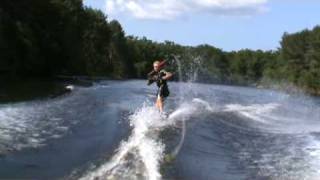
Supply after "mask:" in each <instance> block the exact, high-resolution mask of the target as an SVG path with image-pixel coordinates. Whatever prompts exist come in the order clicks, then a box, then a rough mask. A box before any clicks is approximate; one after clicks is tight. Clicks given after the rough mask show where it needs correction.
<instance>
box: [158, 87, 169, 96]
mask: <svg viewBox="0 0 320 180" xmlns="http://www.w3.org/2000/svg"><path fill="white" fill-rule="evenodd" d="M169 94H170V92H169V89H168V86H160V87H159V89H158V92H157V96H158V95H160V97H162V98H166V97H168V96H169Z"/></svg>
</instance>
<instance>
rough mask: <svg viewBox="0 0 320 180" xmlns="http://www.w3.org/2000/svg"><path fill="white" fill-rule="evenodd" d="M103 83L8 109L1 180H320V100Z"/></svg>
mask: <svg viewBox="0 0 320 180" xmlns="http://www.w3.org/2000/svg"><path fill="white" fill-rule="evenodd" d="M169 88H170V90H171V95H170V97H169V98H168V99H167V100H166V102H165V112H166V113H164V114H160V113H159V112H158V111H157V110H156V109H155V108H154V102H153V101H154V99H155V95H154V93H155V91H156V89H155V87H148V86H146V82H145V81H103V82H100V83H96V84H95V85H93V86H92V87H87V88H82V87H77V86H76V87H75V88H74V90H73V92H72V93H70V94H66V95H64V96H60V97H58V98H54V99H43V100H36V101H26V102H22V103H11V104H10V103H7V104H2V105H0V179H8V178H11V179H12V178H20V179H26V178H29V179H85V180H86V179H150V180H157V179H230V180H233V179H234V180H238V179H268V180H269V179H275V180H278V179H279V180H280V179H281V180H282V179H290V180H295V179H296V180H300V179H306V180H309V179H310V180H316V179H320V121H319V119H320V100H319V99H318V98H312V97H305V96H292V95H288V94H284V93H280V92H276V91H271V90H261V89H255V88H246V87H234V86H219V85H207V84H195V83H175V82H170V83H169Z"/></svg>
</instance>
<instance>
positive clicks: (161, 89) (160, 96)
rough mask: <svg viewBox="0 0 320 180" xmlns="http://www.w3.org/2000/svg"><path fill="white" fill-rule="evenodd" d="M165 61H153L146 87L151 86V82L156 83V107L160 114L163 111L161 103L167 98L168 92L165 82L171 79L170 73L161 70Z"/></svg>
mask: <svg viewBox="0 0 320 180" xmlns="http://www.w3.org/2000/svg"><path fill="white" fill-rule="evenodd" d="M164 63H165V61H163V62H160V61H155V62H154V63H153V71H152V72H150V73H149V74H148V85H151V84H152V83H153V82H156V83H157V86H158V92H157V100H156V107H157V108H158V109H159V111H160V112H162V111H163V101H164V99H165V98H166V97H168V96H169V94H170V92H169V89H168V85H167V80H169V79H170V78H171V77H172V73H170V72H167V71H165V70H164V69H162V68H163V66H164Z"/></svg>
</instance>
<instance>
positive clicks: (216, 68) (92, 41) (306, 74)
mask: <svg viewBox="0 0 320 180" xmlns="http://www.w3.org/2000/svg"><path fill="white" fill-rule="evenodd" d="M172 57H175V58H176V59H178V60H179V62H176V63H180V64H181V65H182V67H180V69H178V68H177V66H176V65H171V66H168V67H167V68H168V69H169V70H170V71H172V72H178V71H179V72H181V73H182V75H183V80H190V79H192V80H198V81H203V82H213V83H232V84H255V83H259V82H261V81H262V80H263V79H268V80H270V81H279V82H288V83H290V84H293V85H295V86H298V87H301V88H303V89H305V90H307V91H308V92H312V93H316V94H320V81H319V79H320V27H315V28H314V29H313V30H304V31H301V32H298V33H294V34H288V33H285V34H284V35H283V37H282V40H281V48H280V49H279V50H277V51H261V50H256V51H253V50H249V49H243V50H240V51H233V52H225V51H223V50H221V49H218V48H216V47H213V46H210V45H200V46H197V47H190V46H181V45H178V44H175V43H174V42H170V41H165V42H162V43H159V42H154V41H151V40H148V39H147V38H145V37H142V38H138V37H133V36H126V34H125V32H124V30H123V29H122V27H121V24H120V23H119V22H118V21H116V20H113V21H110V22H109V21H108V19H107V16H106V15H105V14H104V13H103V12H101V11H99V10H95V9H92V8H89V7H85V6H84V5H83V3H82V0H32V1H31V0H25V1H22V0H20V1H11V0H2V1H1V3H0V59H1V60H0V76H11V77H29V76H38V77H39V76H41V77H50V76H56V75H87V76H107V77H112V78H145V76H146V74H147V73H148V72H149V71H150V70H151V69H152V63H153V61H155V60H161V59H170V58H171V59H172ZM196 74H197V75H198V76H197V77H195V76H194V75H196ZM175 77H176V76H175Z"/></svg>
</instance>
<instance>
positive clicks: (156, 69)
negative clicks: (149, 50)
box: [153, 61, 160, 71]
mask: <svg viewBox="0 0 320 180" xmlns="http://www.w3.org/2000/svg"><path fill="white" fill-rule="evenodd" d="M153 70H154V71H159V70H160V61H155V62H153Z"/></svg>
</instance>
